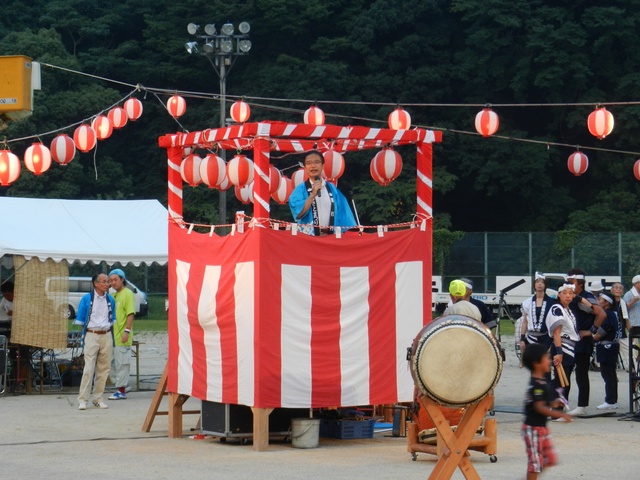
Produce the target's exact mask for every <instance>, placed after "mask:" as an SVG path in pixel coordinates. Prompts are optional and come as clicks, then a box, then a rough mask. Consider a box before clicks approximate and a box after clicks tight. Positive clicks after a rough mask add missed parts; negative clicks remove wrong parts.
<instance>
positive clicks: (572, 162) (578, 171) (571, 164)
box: [567, 151, 589, 177]
mask: <svg viewBox="0 0 640 480" xmlns="http://www.w3.org/2000/svg"><path fill="white" fill-rule="evenodd" d="M567 167H568V168H569V171H570V172H571V173H573V174H574V175H575V176H576V177H579V176H580V175H582V174H583V173H584V172H586V171H587V168H589V158H587V156H586V155H585V154H584V153H582V152H580V151H577V152H574V153H572V154H571V155H569V160H568V161H567Z"/></svg>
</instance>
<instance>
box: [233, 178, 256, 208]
mask: <svg viewBox="0 0 640 480" xmlns="http://www.w3.org/2000/svg"><path fill="white" fill-rule="evenodd" d="M235 193H236V198H237V199H238V200H240V202H241V203H244V204H245V205H247V204H249V203H251V202H253V182H251V183H249V184H247V185H245V186H244V187H238V186H237V185H236V187H235Z"/></svg>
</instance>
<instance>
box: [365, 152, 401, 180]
mask: <svg viewBox="0 0 640 480" xmlns="http://www.w3.org/2000/svg"><path fill="white" fill-rule="evenodd" d="M370 170H373V171H374V172H375V173H374V174H372V175H371V177H372V178H373V179H374V180H375V181H376V182H378V183H379V184H380V185H382V186H383V187H386V186H387V185H389V183H391V182H392V181H393V180H395V179H396V178H397V177H398V175H400V172H402V157H401V156H400V154H399V153H398V152H396V151H395V150H392V149H391V148H384V149H382V150H381V151H380V152H378V153H377V154H376V156H375V157H373V160H371V166H370Z"/></svg>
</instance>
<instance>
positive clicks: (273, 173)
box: [269, 165, 282, 195]
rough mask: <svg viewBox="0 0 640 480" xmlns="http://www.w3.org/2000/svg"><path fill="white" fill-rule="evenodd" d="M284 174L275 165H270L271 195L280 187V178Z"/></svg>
mask: <svg viewBox="0 0 640 480" xmlns="http://www.w3.org/2000/svg"><path fill="white" fill-rule="evenodd" d="M281 178H282V174H281V173H280V170H278V169H277V168H276V167H274V166H273V165H270V166H269V195H273V194H274V193H275V192H276V191H277V190H278V187H280V179H281Z"/></svg>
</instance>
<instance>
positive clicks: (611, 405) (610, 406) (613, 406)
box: [596, 402, 620, 410]
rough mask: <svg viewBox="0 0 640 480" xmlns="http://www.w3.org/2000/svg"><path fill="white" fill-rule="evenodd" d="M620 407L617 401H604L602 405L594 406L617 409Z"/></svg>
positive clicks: (599, 408) (602, 408) (603, 408)
mask: <svg viewBox="0 0 640 480" xmlns="http://www.w3.org/2000/svg"><path fill="white" fill-rule="evenodd" d="M619 407H620V405H618V404H617V403H607V402H604V403H603V404H602V405H598V406H597V407H596V408H597V409H598V410H617V409H618V408H619Z"/></svg>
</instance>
